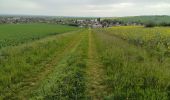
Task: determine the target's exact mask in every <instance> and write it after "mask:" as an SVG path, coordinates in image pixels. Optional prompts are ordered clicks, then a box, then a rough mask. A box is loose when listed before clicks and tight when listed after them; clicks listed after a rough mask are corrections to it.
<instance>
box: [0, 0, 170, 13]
mask: <svg viewBox="0 0 170 100" xmlns="http://www.w3.org/2000/svg"><path fill="white" fill-rule="evenodd" d="M169 9H170V0H0V14H32V15H56V16H130V15H131V16H133V15H150V14H166V15H169V14H170V10H169Z"/></svg>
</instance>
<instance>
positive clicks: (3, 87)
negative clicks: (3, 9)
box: [0, 24, 170, 100]
mask: <svg viewBox="0 0 170 100" xmlns="http://www.w3.org/2000/svg"><path fill="white" fill-rule="evenodd" d="M34 25H35V26H37V25H38V26H41V27H43V29H42V30H40V29H37V28H35V26H34ZM34 25H30V26H29V25H28V26H29V27H31V28H30V30H31V31H29V32H28V34H29V35H28V34H27V35H28V36H27V35H25V34H22V33H18V34H22V35H19V36H18V35H17V32H16V33H15V34H13V37H15V38H16V39H14V41H18V43H17V44H15V45H13V44H10V45H7V46H8V47H6V46H3V47H1V50H0V67H1V69H0V99H2V100H126V99H127V100H129V99H130V100H169V99H170V67H169V66H170V63H169V62H170V58H169V51H170V50H169V44H170V43H169V37H170V31H169V29H170V28H168V27H166V28H164V27H155V28H144V27H138V26H119V27H112V28H103V29H79V28H75V27H69V26H61V25H48V24H47V25H45V24H42V25H39V24H34ZM5 26H6V25H4V26H1V27H5ZM7 26H8V25H7ZM7 26H6V28H8V27H7ZM9 26H10V28H11V29H17V27H18V29H20V28H21V27H25V28H26V29H29V27H26V26H27V25H19V26H21V27H19V26H18V25H16V26H15V25H14V26H12V25H9ZM38 26H37V27H38ZM47 26H48V27H47ZM39 28H40V27H39ZM18 29H17V31H19V30H18ZM26 29H24V28H23V30H22V31H23V33H24V32H26V33H27V31H28V30H26ZM6 31H7V30H6ZM53 32H54V33H55V32H56V33H62V34H54V33H53ZM7 33H8V32H7ZM51 33H52V34H53V35H52V36H49V35H50V34H51ZM1 34H3V33H1ZM5 34H6V33H4V34H3V35H2V36H4V37H3V38H2V40H3V39H5V37H6V38H7V37H8V38H9V39H10V36H12V35H9V36H8V35H5ZM9 34H12V31H11V30H9ZM35 34H36V35H35ZM20 36H22V37H25V38H27V39H28V40H26V41H23V40H22V38H20ZM36 36H38V37H39V38H38V39H36V41H33V40H32V38H34V37H36ZM17 37H18V39H17ZM0 38H1V37H0ZM0 40H1V39H0ZM10 40H11V39H10ZM2 44H3V43H2Z"/></svg>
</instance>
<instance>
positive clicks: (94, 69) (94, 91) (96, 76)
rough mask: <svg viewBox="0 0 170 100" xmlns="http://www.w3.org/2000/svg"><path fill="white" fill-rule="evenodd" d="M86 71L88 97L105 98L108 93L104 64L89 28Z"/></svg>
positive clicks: (97, 99)
mask: <svg viewBox="0 0 170 100" xmlns="http://www.w3.org/2000/svg"><path fill="white" fill-rule="evenodd" d="M86 73H87V94H88V98H89V99H91V100H103V98H104V95H105V94H106V87H105V85H104V77H105V75H104V71H103V66H102V64H101V63H100V61H99V57H98V54H97V50H96V45H95V43H94V40H93V36H92V32H91V29H89V51H88V67H87V71H86Z"/></svg>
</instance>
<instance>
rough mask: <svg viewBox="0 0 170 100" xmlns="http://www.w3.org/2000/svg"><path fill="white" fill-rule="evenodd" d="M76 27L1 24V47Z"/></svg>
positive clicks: (71, 29)
mask: <svg viewBox="0 0 170 100" xmlns="http://www.w3.org/2000/svg"><path fill="white" fill-rule="evenodd" d="M76 29H77V28H76V27H71V26H64V25H55V24H18V25H16V24H5V25H0V49H1V48H2V47H6V46H15V45H18V44H22V43H26V42H30V41H34V40H38V39H41V38H44V37H46V36H50V35H56V34H59V33H64V32H69V31H73V30H76Z"/></svg>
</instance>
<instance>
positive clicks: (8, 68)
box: [0, 32, 79, 99]
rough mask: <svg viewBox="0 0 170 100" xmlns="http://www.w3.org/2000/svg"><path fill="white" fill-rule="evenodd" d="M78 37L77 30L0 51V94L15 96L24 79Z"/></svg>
mask: <svg viewBox="0 0 170 100" xmlns="http://www.w3.org/2000/svg"><path fill="white" fill-rule="evenodd" d="M78 37H79V32H74V33H65V34H61V35H58V36H53V37H49V38H45V39H42V40H39V41H36V42H32V43H28V44H23V45H20V46H16V47H8V48H4V49H2V50H1V51H0V68H1V70H0V96H1V97H2V98H3V97H5V98H6V99H9V98H10V97H11V95H13V96H14V97H15V92H14V91H16V90H17V91H20V90H19V89H20V86H22V85H24V82H23V81H24V80H25V79H27V78H29V77H33V76H34V75H35V74H36V73H39V72H40V70H41V69H42V68H43V67H44V66H45V64H47V63H50V61H51V59H53V58H54V57H55V56H57V55H59V54H60V53H61V52H62V51H63V50H64V49H66V47H67V46H69V43H70V42H71V41H73V40H74V39H75V38H78Z"/></svg>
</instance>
